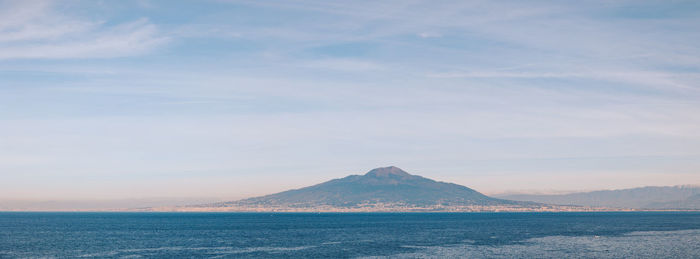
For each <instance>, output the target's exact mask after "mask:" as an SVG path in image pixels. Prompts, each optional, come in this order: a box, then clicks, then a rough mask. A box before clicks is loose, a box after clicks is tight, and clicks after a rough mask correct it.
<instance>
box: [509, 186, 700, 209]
mask: <svg viewBox="0 0 700 259" xmlns="http://www.w3.org/2000/svg"><path fill="white" fill-rule="evenodd" d="M694 195H700V187H699V186H668V187H666V186H664V187H654V186H649V187H640V188H632V189H622V190H607V191H593V192H580V193H571V194H562V195H527V194H519V195H504V196H499V197H500V198H504V199H511V200H518V201H533V202H542V203H548V204H565V205H579V206H596V207H597V206H601V207H617V208H636V209H668V208H670V207H674V206H676V207H674V209H681V208H687V209H693V207H692V206H691V205H692V204H693V200H692V199H690V198H691V197H693V196H694ZM688 199H689V200H688ZM685 200H688V202H685V203H684V202H683V201H685ZM683 204H687V205H683ZM669 206H670V207H669ZM677 206H690V207H677Z"/></svg>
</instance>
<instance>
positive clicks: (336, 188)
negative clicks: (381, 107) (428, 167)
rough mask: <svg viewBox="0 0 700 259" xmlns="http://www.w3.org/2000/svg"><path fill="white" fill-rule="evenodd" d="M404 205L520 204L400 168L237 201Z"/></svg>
mask: <svg viewBox="0 0 700 259" xmlns="http://www.w3.org/2000/svg"><path fill="white" fill-rule="evenodd" d="M368 202H374V203H404V204H409V205H416V206H418V205H420V206H425V205H433V204H460V205H464V204H468V205H502V204H508V205H512V204H520V203H521V202H515V201H508V200H502V199H496V198H491V197H488V196H486V195H483V194H481V193H479V192H477V191H475V190H472V189H470V188H467V187H464V186H461V185H457V184H453V183H445V182H437V181H434V180H431V179H428V178H424V177H421V176H417V175H411V174H409V173H406V172H405V171H403V170H401V169H399V168H398V167H394V166H390V167H384V168H377V169H373V170H371V171H369V172H368V173H367V174H365V175H350V176H347V177H345V178H341V179H335V180H331V181H328V182H325V183H321V184H317V185H314V186H309V187H306V188H301V189H296V190H290V191H285V192H280V193H276V194H271V195H266V196H262V197H255V198H250V199H245V200H241V201H238V202H237V203H239V204H256V205H258V204H259V205H279V204H295V205H313V206H316V205H331V206H339V207H348V206H357V205H358V204H363V203H368Z"/></svg>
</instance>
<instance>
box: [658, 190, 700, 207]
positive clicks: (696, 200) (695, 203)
mask: <svg viewBox="0 0 700 259" xmlns="http://www.w3.org/2000/svg"><path fill="white" fill-rule="evenodd" d="M647 208H654V209H689V210H700V194H696V195H693V196H690V197H688V198H686V199H684V200H678V201H667V202H654V203H650V204H649V205H647Z"/></svg>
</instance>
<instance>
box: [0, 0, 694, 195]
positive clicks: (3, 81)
mask: <svg viewBox="0 0 700 259" xmlns="http://www.w3.org/2000/svg"><path fill="white" fill-rule="evenodd" d="M0 17H2V19H0V172H1V176H2V180H1V181H0V197H3V198H10V199H48V198H51V199H60V198H66V199H76V198H110V199H111V198H138V197H217V198H241V197H247V196H252V195H259V194H265V193H270V192H275V191H281V190H285V189H288V188H296V187H302V186H306V185H309V184H314V183H318V182H321V181H324V180H328V179H331V178H338V177H342V176H345V175H347V174H351V173H355V174H357V173H364V172H366V171H368V170H369V169H372V168H375V167H380V166H388V165H396V166H399V167H401V168H403V169H405V170H407V171H409V172H411V173H415V174H420V175H423V176H426V177H430V178H434V179H439V180H444V181H451V182H455V183H459V184H463V185H466V186H469V187H472V188H475V189H477V190H480V191H483V192H486V193H499V192H508V191H543V192H552V191H561V190H593V189H604V188H625V187H636V186H643V185H676V184H700V172H699V171H698V170H699V169H700V116H699V115H698V114H700V44H698V42H700V4H699V3H698V2H697V1H582V2H580V3H578V2H577V3H575V4H573V3H572V2H562V1H528V2H527V3H526V2H524V1H351V2H346V1H60V2H52V1H0Z"/></svg>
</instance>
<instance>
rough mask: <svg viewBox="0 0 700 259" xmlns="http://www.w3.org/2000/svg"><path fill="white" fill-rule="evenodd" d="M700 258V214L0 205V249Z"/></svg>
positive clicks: (112, 253) (13, 252) (51, 253)
mask: <svg viewBox="0 0 700 259" xmlns="http://www.w3.org/2000/svg"><path fill="white" fill-rule="evenodd" d="M384 256H389V257H394V258H450V257H452V258H455V257H469V258H484V257H485V258H700V213H695V212H664V213H660V212H633V213H632V212H628V213H619V212H618V213H431V214H425V213H380V214H371V213H362V214H361V213H348V214H335V213H328V214H325V213H324V214H313V213H286V214H271V213H0V257H1V258H5V257H7V258H27V257H44V258H45V257H49V258H50V257H56V258H65V257H100V258H104V257H115V258H139V257H148V258H152V257H161V258H173V257H217V258H229V257H231V258H240V257H255V258H260V257H262V258H270V257H322V258H342V257H384Z"/></svg>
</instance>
